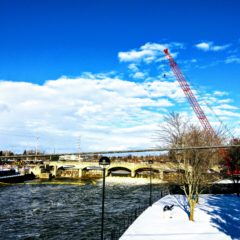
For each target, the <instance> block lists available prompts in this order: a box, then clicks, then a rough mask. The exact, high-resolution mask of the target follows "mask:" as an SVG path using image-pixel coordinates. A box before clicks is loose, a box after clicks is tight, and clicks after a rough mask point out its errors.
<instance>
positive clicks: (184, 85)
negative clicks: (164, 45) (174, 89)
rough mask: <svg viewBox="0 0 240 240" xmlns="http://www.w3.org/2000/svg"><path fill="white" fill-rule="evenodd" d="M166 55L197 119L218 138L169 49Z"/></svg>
mask: <svg viewBox="0 0 240 240" xmlns="http://www.w3.org/2000/svg"><path fill="white" fill-rule="evenodd" d="M164 53H165V54H166V57H167V59H168V61H169V63H170V67H171V69H172V71H173V73H174V75H175V77H176V79H177V81H178V83H179V84H180V86H181V88H182V90H183V92H184V94H185V96H186V97H187V100H188V102H189V103H190V105H191V106H192V108H193V110H194V112H195V113H196V115H197V118H198V119H199V121H200V123H201V125H202V126H203V128H204V130H206V131H207V132H208V133H210V134H211V135H212V136H216V132H215V130H214V129H213V127H212V126H211V124H210V123H209V121H208V119H207V117H206V115H205V113H204V112H203V110H202V108H201V106H200V105H199V103H198V101H197V99H196V97H195V95H194V94H193V92H192V90H191V88H190V86H189V84H188V82H187V81H186V79H185V77H184V75H183V73H182V72H181V70H180V68H179V67H178V65H177V63H176V62H175V61H174V59H173V57H172V56H171V54H170V53H169V52H168V49H164Z"/></svg>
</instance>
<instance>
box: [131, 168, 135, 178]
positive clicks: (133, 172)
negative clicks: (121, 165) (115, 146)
mask: <svg viewBox="0 0 240 240" xmlns="http://www.w3.org/2000/svg"><path fill="white" fill-rule="evenodd" d="M135 176H136V171H135V170H132V171H131V177H132V178H135Z"/></svg>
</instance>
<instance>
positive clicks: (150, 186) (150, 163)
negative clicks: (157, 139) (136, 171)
mask: <svg viewBox="0 0 240 240" xmlns="http://www.w3.org/2000/svg"><path fill="white" fill-rule="evenodd" d="M148 164H149V166H150V184H149V206H152V164H153V160H149V161H148Z"/></svg>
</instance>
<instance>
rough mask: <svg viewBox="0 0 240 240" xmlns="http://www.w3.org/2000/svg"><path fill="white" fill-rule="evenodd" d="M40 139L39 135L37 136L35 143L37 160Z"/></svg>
mask: <svg viewBox="0 0 240 240" xmlns="http://www.w3.org/2000/svg"><path fill="white" fill-rule="evenodd" d="M38 141H39V137H38V136H36V145H35V160H37V154H38Z"/></svg>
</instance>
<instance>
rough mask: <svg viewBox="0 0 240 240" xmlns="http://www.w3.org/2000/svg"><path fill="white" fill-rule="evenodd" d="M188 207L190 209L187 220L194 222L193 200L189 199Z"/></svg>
mask: <svg viewBox="0 0 240 240" xmlns="http://www.w3.org/2000/svg"><path fill="white" fill-rule="evenodd" d="M189 207H190V216H189V220H190V221H194V207H195V200H193V199H191V200H190V201H189Z"/></svg>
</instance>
